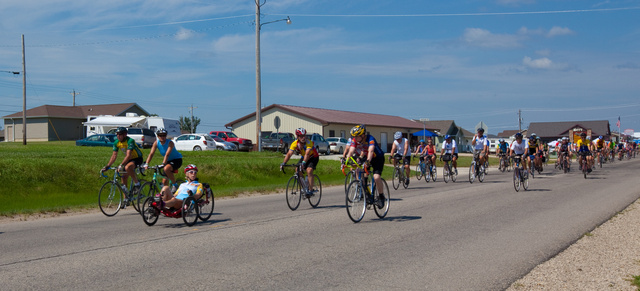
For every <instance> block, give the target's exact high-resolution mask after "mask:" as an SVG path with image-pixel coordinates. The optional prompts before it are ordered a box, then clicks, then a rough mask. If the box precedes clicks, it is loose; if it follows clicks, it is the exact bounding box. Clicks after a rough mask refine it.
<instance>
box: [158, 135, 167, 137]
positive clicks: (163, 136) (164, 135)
mask: <svg viewBox="0 0 640 291" xmlns="http://www.w3.org/2000/svg"><path fill="white" fill-rule="evenodd" d="M158 137H167V135H166V134H158Z"/></svg>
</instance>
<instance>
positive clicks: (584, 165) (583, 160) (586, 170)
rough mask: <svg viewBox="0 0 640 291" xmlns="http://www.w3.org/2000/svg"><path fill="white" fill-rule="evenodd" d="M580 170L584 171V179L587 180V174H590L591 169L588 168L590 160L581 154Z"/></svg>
mask: <svg viewBox="0 0 640 291" xmlns="http://www.w3.org/2000/svg"><path fill="white" fill-rule="evenodd" d="M580 170H581V171H582V175H583V176H584V178H585V179H586V178H587V174H589V170H591V167H589V166H588V160H587V155H586V154H580Z"/></svg>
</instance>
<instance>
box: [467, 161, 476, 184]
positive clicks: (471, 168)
mask: <svg viewBox="0 0 640 291" xmlns="http://www.w3.org/2000/svg"><path fill="white" fill-rule="evenodd" d="M475 179H476V163H475V162H471V166H469V183H471V184H473V181H474V180H475Z"/></svg>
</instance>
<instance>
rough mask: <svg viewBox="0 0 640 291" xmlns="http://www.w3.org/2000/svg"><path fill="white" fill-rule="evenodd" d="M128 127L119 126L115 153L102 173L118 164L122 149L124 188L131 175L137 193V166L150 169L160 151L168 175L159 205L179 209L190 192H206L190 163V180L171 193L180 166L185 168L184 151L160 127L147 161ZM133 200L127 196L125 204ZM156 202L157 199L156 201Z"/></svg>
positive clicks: (185, 170)
mask: <svg viewBox="0 0 640 291" xmlns="http://www.w3.org/2000/svg"><path fill="white" fill-rule="evenodd" d="M127 132H128V131H127V129H126V128H125V127H118V128H117V129H116V140H115V141H114V143H113V152H112V154H111V158H110V159H109V162H107V165H106V166H104V168H102V170H101V172H104V171H107V170H109V169H110V168H111V166H112V165H113V164H114V163H115V161H116V159H117V158H118V152H120V151H122V152H123V153H124V155H125V156H124V158H123V159H122V162H121V163H120V164H119V166H118V167H116V171H118V172H120V173H121V180H122V187H123V191H124V192H126V191H127V189H126V185H128V178H129V177H131V179H132V180H133V183H134V185H133V188H132V191H133V192H134V193H137V192H138V191H139V190H140V180H139V179H138V176H137V174H136V169H140V168H142V169H144V170H146V169H148V168H149V163H150V162H151V160H152V159H153V156H154V154H155V152H156V151H158V152H159V153H160V155H162V157H163V158H162V164H161V165H162V170H163V171H164V175H166V177H167V178H168V179H167V178H163V180H162V183H163V187H162V190H161V197H162V199H161V200H160V201H159V202H160V203H161V205H159V207H166V208H169V209H171V208H176V209H179V208H180V207H181V205H182V201H183V200H184V199H185V198H186V197H188V196H189V192H191V193H193V194H195V195H202V184H200V183H199V182H198V177H197V173H198V167H196V165H194V164H189V165H188V166H186V167H185V168H184V173H185V178H186V180H187V181H186V182H184V183H182V184H180V186H179V187H178V189H177V190H176V191H175V192H174V193H171V188H170V185H171V184H172V183H175V182H176V180H175V174H176V173H178V169H180V167H182V154H181V153H180V152H178V150H177V149H176V148H175V144H174V143H173V141H172V140H170V139H167V130H165V129H164V128H160V129H158V130H157V131H156V136H157V139H156V141H155V142H154V143H153V146H152V147H151V151H150V152H149V156H148V157H147V160H146V162H143V157H142V151H141V150H140V147H139V146H138V144H137V143H136V142H135V140H134V139H133V138H131V137H129V136H128V135H127ZM129 203H130V201H127V199H125V201H124V206H125V207H126V206H127V205H128V204H129ZM154 203H155V202H154Z"/></svg>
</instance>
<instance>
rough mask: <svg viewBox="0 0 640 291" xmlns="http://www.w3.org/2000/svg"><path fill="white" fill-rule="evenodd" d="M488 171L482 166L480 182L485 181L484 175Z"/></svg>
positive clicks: (479, 176)
mask: <svg viewBox="0 0 640 291" xmlns="http://www.w3.org/2000/svg"><path fill="white" fill-rule="evenodd" d="M486 171H487V170H486V168H485V167H484V166H480V173H479V174H478V181H480V183H482V182H484V176H485V175H486V174H487V172H486Z"/></svg>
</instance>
